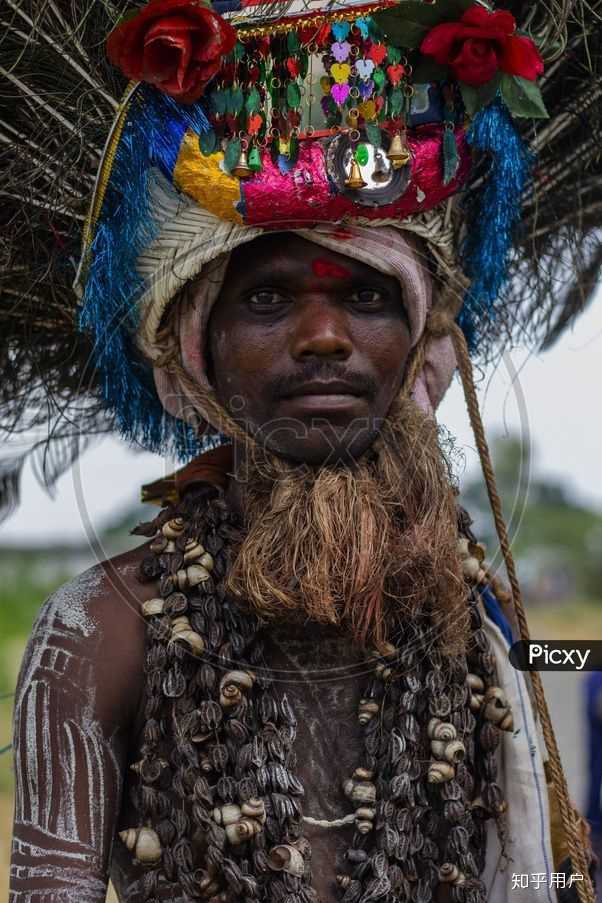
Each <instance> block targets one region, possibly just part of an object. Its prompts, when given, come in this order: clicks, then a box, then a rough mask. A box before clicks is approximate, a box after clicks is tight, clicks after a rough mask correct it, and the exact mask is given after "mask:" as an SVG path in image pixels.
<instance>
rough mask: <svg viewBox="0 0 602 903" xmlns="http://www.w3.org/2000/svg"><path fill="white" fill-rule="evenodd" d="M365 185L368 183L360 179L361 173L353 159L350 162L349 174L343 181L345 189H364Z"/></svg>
mask: <svg viewBox="0 0 602 903" xmlns="http://www.w3.org/2000/svg"><path fill="white" fill-rule="evenodd" d="M367 184H368V183H367V182H364V180H363V179H362V171H361V169H360V165H359V163H358V162H357V160H356V159H355V157H353V159H352V160H351V170H350V172H349V175H348V176H347V178H346V179H345V188H353V189H357V188H365V186H366V185H367Z"/></svg>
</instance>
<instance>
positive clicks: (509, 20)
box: [460, 3, 516, 35]
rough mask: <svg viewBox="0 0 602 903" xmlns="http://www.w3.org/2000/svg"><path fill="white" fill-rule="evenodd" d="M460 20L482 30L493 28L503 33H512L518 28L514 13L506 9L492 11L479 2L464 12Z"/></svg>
mask: <svg viewBox="0 0 602 903" xmlns="http://www.w3.org/2000/svg"><path fill="white" fill-rule="evenodd" d="M460 22H462V23H463V24H464V25H472V26H474V27H476V28H478V29H479V30H480V31H482V30H483V29H487V30H489V29H493V30H494V31H498V32H500V33H501V34H503V35H511V34H513V33H514V31H515V29H516V20H515V18H514V16H513V15H512V13H509V12H508V11H507V10H504V9H500V10H498V11H497V12H493V13H490V12H489V10H487V9H485V7H484V6H480V5H479V4H477V3H475V5H474V6H471V7H470V9H467V10H466V12H465V13H463V15H462V18H461V19H460Z"/></svg>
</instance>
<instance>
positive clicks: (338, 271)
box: [311, 257, 351, 279]
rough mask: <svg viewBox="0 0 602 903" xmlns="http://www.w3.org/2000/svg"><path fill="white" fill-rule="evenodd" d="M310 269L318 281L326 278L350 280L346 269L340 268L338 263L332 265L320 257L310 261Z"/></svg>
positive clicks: (329, 261)
mask: <svg viewBox="0 0 602 903" xmlns="http://www.w3.org/2000/svg"><path fill="white" fill-rule="evenodd" d="M311 269H312V273H313V274H314V276H317V277H318V278H319V279H325V278H326V277H328V276H330V277H332V278H333V279H350V278H351V273H350V272H349V270H348V269H346V267H342V266H340V264H338V263H333V262H332V261H331V260H324V259H323V258H321V257H316V258H315V259H314V260H312V262H311Z"/></svg>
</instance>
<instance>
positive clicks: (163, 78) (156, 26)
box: [107, 0, 236, 103]
mask: <svg viewBox="0 0 602 903" xmlns="http://www.w3.org/2000/svg"><path fill="white" fill-rule="evenodd" d="M235 42H236V32H235V30H234V28H233V27H232V26H231V25H230V24H229V23H228V22H226V21H225V20H224V19H223V18H222V17H221V16H219V15H217V13H215V12H214V11H213V10H212V8H211V6H210V4H209V3H204V2H201V0H196V2H191V0H151V2H150V3H148V4H147V6H145V7H143V9H141V10H140V11H139V12H137V13H135V14H133V15H130V16H128V17H126V18H125V19H124V20H123V21H122V22H121V23H120V24H119V25H117V27H116V28H115V29H114V30H113V31H112V32H111V34H110V35H109V38H108V41H107V51H108V55H109V59H110V60H111V62H112V63H113V64H114V65H115V66H118V67H119V68H120V69H121V71H122V72H123V73H124V75H125V76H126V77H127V78H129V79H133V80H134V81H142V82H149V83H150V84H152V85H155V86H156V87H157V88H158V89H159V90H160V91H163V92H164V93H165V94H169V95H170V97H173V98H174V99H175V100H177V101H179V102H180V103H193V102H194V101H195V100H198V98H199V97H200V96H201V95H202V94H203V92H204V91H205V87H206V85H207V83H208V82H209V81H210V80H211V79H212V78H213V77H214V76H215V75H216V73H217V72H218V71H219V69H220V68H221V65H222V61H223V58H224V56H225V55H226V54H228V53H229V52H230V51H231V50H232V48H233V47H234V44H235Z"/></svg>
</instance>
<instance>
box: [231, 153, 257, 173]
mask: <svg viewBox="0 0 602 903" xmlns="http://www.w3.org/2000/svg"><path fill="white" fill-rule="evenodd" d="M232 175H233V176H236V177H237V178H238V179H249V178H250V177H251V176H252V175H253V170H252V169H251V168H250V167H249V161H248V159H247V149H246V147H243V149H242V151H241V152H240V157H239V160H238V163H237V164H236V166H235V167H234V169H233V170H232Z"/></svg>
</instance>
